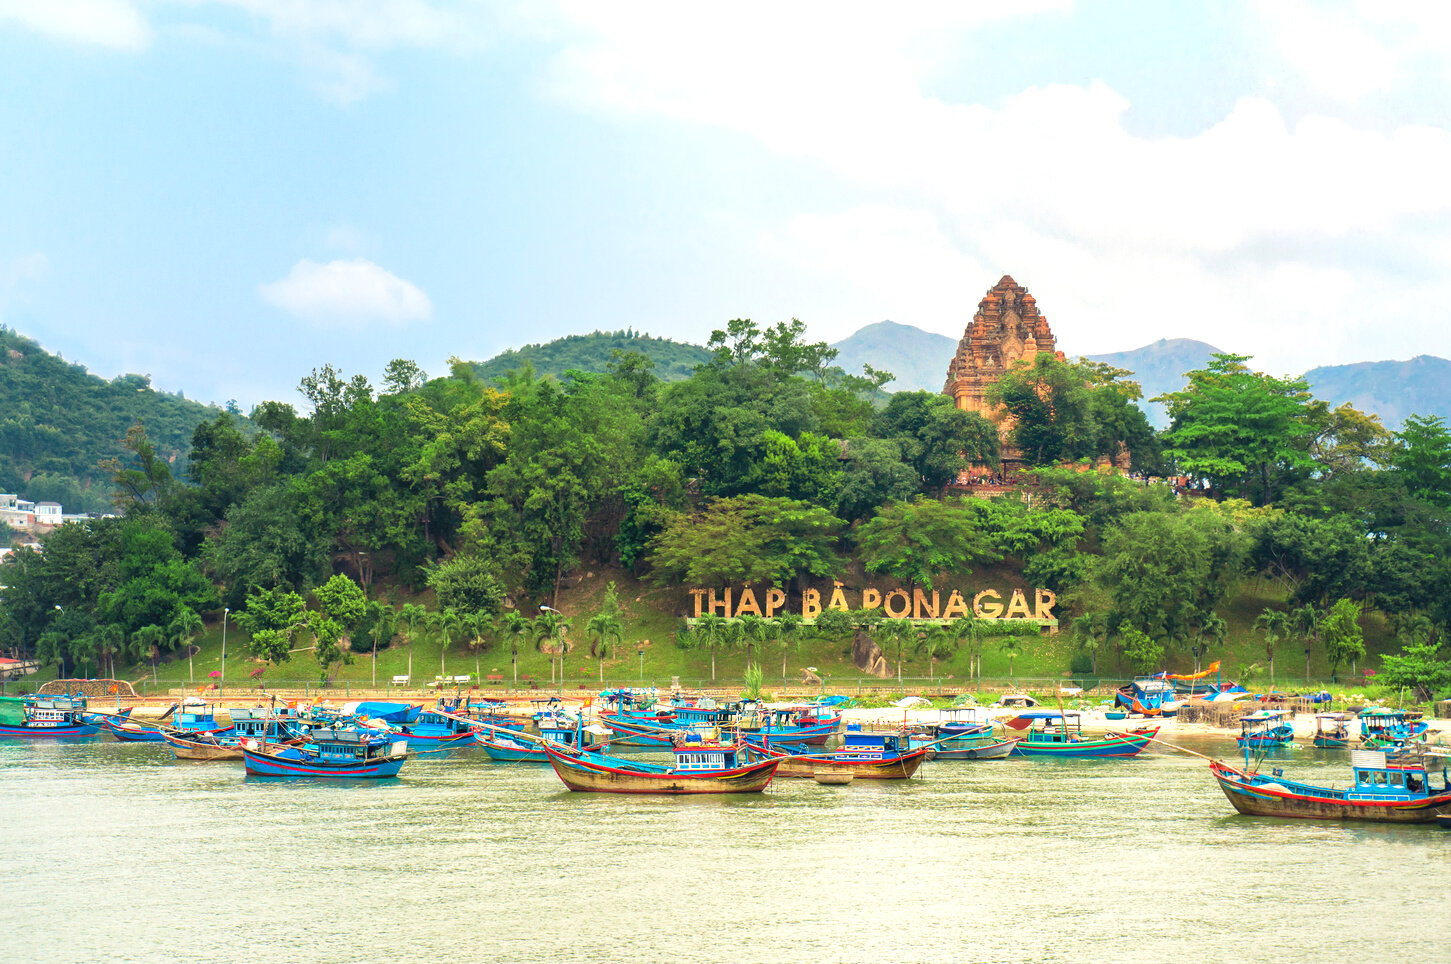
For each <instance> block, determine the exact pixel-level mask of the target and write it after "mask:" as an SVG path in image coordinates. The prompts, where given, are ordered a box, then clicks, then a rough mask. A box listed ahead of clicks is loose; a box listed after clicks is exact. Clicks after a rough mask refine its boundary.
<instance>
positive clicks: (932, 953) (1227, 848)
mask: <svg viewBox="0 0 1451 964" xmlns="http://www.w3.org/2000/svg"><path fill="white" fill-rule="evenodd" d="M1193 745H1194V746H1196V747H1197V748H1199V749H1201V750H1206V751H1208V750H1213V751H1214V752H1217V753H1221V754H1232V752H1233V750H1232V744H1230V743H1227V742H1219V743H1203V742H1200V743H1195V744H1193ZM1286 761H1287V762H1286V763H1285V766H1286V767H1287V768H1290V767H1293V768H1294V772H1296V773H1300V774H1305V775H1309V776H1314V775H1317V774H1318V775H1320V776H1323V777H1324V778H1325V779H1326V780H1343V779H1344V777H1345V775H1346V774H1347V773H1348V768H1347V766H1346V763H1345V757H1344V755H1343V754H1338V755H1337V754H1334V753H1333V752H1328V751H1313V750H1308V749H1306V750H1296V751H1294V752H1293V755H1287V756H1286ZM403 774H404V775H403V776H402V777H401V778H399V779H396V780H389V781H382V782H362V781H360V782H357V783H345V782H338V783H327V782H307V781H269V780H258V779H255V778H254V779H246V778H244V777H243V775H242V770H241V764H240V763H210V764H196V763H180V762H177V761H174V760H172V759H171V758H170V755H169V754H168V753H167V751H166V750H165V748H163V747H155V746H147V745H135V744H120V743H115V742H107V741H104V740H92V741H78V742H75V743H68V744H54V743H49V744H47V743H40V742H36V743H24V742H7V741H0V815H3V819H0V894H3V899H0V931H3V934H4V938H3V940H4V944H3V945H0V946H3V948H4V950H3V952H0V957H3V958H4V959H5V960H10V961H37V962H51V961H55V962H61V961H64V962H68V964H70V962H76V961H165V960H186V961H191V960H196V961H201V960H206V961H248V962H265V961H288V962H313V961H326V962H351V961H388V962H393V961H399V962H404V961H406V962H423V961H443V960H448V959H459V960H489V961H501V962H512V961H574V960H578V961H615V960H623V961H630V962H653V961H729V962H751V961H791V962H829V961H874V962H888V961H999V960H1001V961H1108V960H1114V961H1148V960H1154V961H1162V960H1167V959H1170V958H1174V959H1187V960H1274V961H1286V962H1288V961H1323V960H1327V959H1339V960H1356V961H1360V960H1367V961H1368V960H1397V961H1437V962H1444V961H1446V960H1448V959H1451V944H1448V941H1451V914H1448V911H1451V893H1448V887H1451V832H1445V831H1440V830H1438V829H1436V828H1435V827H1434V825H1433V826H1431V827H1423V826H1412V827H1382V826H1375V825H1368V824H1362V825H1337V824H1323V823H1311V822H1301V821H1288V820H1273V819H1265V818H1249V817H1241V816H1239V815H1237V814H1235V813H1234V812H1233V811H1232V810H1231V808H1230V806H1229V804H1228V802H1227V801H1226V800H1225V799H1224V797H1223V795H1222V794H1221V793H1220V792H1219V790H1218V788H1217V787H1216V786H1215V785H1214V782H1213V780H1212V779H1211V778H1210V776H1209V774H1208V772H1207V767H1206V765H1205V764H1204V763H1203V762H1202V761H1200V760H1196V759H1193V758H1191V757H1185V756H1180V755H1167V754H1160V753H1155V754H1152V755H1149V756H1145V757H1143V758H1140V759H1137V760H1130V761H1048V760H1029V759H1011V760H1006V761H1001V762H981V763H947V762H934V763H929V764H927V765H926V766H924V767H923V768H922V770H921V772H920V773H919V776H918V778H917V779H914V780H911V781H908V782H882V783H860V784H856V785H853V786H851V787H822V786H818V785H816V784H815V783H813V782H811V781H799V780H789V781H778V782H777V783H775V784H773V785H772V786H771V787H770V788H769V789H768V790H767V791H766V793H764V794H761V795H749V796H740V797H730V798H703V797H697V798H689V799H686V798H665V797H653V798H652V797H614V796H607V795H598V794H571V793H569V792H567V791H565V790H564V789H563V787H562V785H561V784H560V783H559V781H558V779H557V778H556V777H555V776H554V774H553V772H552V771H551V770H550V769H549V768H547V767H537V766H530V765H524V764H514V765H500V764H494V763H490V762H489V761H488V760H487V759H486V758H485V757H484V756H483V755H482V754H481V753H479V752H478V751H476V750H471V751H458V752H457V753H455V754H454V755H453V756H452V758H448V759H440V758H433V759H430V758H426V757H425V758H419V759H415V760H411V761H409V763H408V765H407V766H406V767H405V768H404V771H403Z"/></svg>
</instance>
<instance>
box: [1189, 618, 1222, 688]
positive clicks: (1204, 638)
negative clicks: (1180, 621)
mask: <svg viewBox="0 0 1451 964" xmlns="http://www.w3.org/2000/svg"><path fill="white" fill-rule="evenodd" d="M1198 635H1199V642H1200V645H1202V646H1203V647H1204V649H1203V652H1205V653H1207V652H1209V643H1210V642H1213V643H1214V645H1215V646H1223V645H1224V640H1225V638H1226V637H1228V636H1229V623H1227V622H1225V621H1224V619H1223V618H1221V617H1220V615H1219V614H1218V613H1210V614H1209V615H1208V616H1205V617H1204V618H1203V619H1202V620H1200V622H1199V634H1198ZM1194 672H1196V673H1197V672H1199V664H1198V663H1197V662H1196V663H1195V664H1194Z"/></svg>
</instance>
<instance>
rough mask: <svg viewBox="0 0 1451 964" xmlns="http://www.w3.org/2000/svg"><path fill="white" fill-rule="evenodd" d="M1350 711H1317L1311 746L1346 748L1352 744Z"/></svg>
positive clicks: (1352, 717) (1326, 748)
mask: <svg viewBox="0 0 1451 964" xmlns="http://www.w3.org/2000/svg"><path fill="white" fill-rule="evenodd" d="M1353 719H1355V717H1354V716H1353V715H1351V714H1350V713H1317V714H1316V715H1315V736H1314V737H1313V738H1312V739H1311V740H1310V745H1311V746H1316V747H1319V748H1320V749H1322V750H1344V749H1347V748H1349V746H1350V721H1351V720H1353Z"/></svg>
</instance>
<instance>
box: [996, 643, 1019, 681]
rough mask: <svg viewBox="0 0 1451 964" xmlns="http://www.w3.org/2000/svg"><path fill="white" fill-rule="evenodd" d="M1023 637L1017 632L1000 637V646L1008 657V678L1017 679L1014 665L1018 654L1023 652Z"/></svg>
mask: <svg viewBox="0 0 1451 964" xmlns="http://www.w3.org/2000/svg"><path fill="white" fill-rule="evenodd" d="M1022 646H1023V643H1022V638H1021V637H1020V636H1018V634H1017V633H1008V634H1007V635H1006V636H1001V637H999V638H998V648H999V649H1001V650H1002V651H1003V655H1005V656H1007V658H1008V678H1009V679H1016V678H1017V674H1015V673H1014V672H1013V666H1014V664H1015V663H1016V662H1017V659H1018V654H1019V653H1021V652H1022Z"/></svg>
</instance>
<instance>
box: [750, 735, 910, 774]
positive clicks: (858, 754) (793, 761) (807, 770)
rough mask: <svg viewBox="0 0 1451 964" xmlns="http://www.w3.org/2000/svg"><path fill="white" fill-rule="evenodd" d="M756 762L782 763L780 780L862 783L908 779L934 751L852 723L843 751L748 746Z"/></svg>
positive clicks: (845, 736) (841, 749)
mask: <svg viewBox="0 0 1451 964" xmlns="http://www.w3.org/2000/svg"><path fill="white" fill-rule="evenodd" d="M746 749H747V752H748V753H749V755H750V758H751V759H753V760H780V761H781V766H780V768H779V769H778V770H777V771H776V775H777V776H779V777H783V778H785V777H801V778H804V779H807V780H810V779H812V778H814V777H815V776H816V774H817V773H819V772H823V771H825V772H830V771H837V772H844V773H852V774H855V775H856V778H857V779H858V780H907V779H910V778H911V777H912V775H913V774H914V773H916V772H917V768H918V767H920V766H921V765H922V761H923V760H925V759H927V755H928V753H929V752H930V750H929V748H928V747H925V746H924V747H919V748H918V749H915V750H913V749H909V748H908V746H907V738H906V737H903V736H897V735H895V734H886V733H863V732H861V730H860V728H859V726H858V725H857V724H852V725H851V726H849V727H848V728H847V731H846V732H845V733H844V734H842V745H841V748H840V749H837V750H830V751H827V752H824V753H793V752H791V751H789V750H786V749H782V748H781V747H775V746H770V745H764V746H763V745H760V744H755V743H747V744H746Z"/></svg>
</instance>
